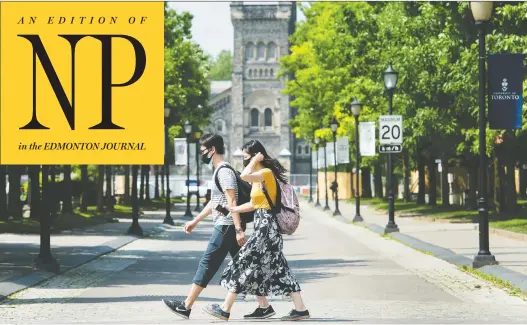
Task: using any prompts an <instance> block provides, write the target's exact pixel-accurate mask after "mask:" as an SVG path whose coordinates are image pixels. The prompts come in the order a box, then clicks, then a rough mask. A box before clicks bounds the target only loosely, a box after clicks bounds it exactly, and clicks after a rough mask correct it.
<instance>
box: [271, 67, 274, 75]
mask: <svg viewBox="0 0 527 325" xmlns="http://www.w3.org/2000/svg"><path fill="white" fill-rule="evenodd" d="M271 77H274V70H273V69H271Z"/></svg>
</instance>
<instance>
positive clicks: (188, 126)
mask: <svg viewBox="0 0 527 325" xmlns="http://www.w3.org/2000/svg"><path fill="white" fill-rule="evenodd" d="M191 133H192V124H190V122H189V121H186V122H185V134H186V135H187V210H186V211H185V215H184V216H183V217H184V218H186V219H192V211H190V134H191Z"/></svg>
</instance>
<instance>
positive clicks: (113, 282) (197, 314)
mask: <svg viewBox="0 0 527 325" xmlns="http://www.w3.org/2000/svg"><path fill="white" fill-rule="evenodd" d="M301 204H302V217H303V218H302V221H301V224H300V228H299V230H298V232H297V233H296V234H295V235H293V236H286V239H285V243H284V246H285V254H286V257H287V258H288V260H289V263H290V265H291V267H292V269H293V271H294V272H295V274H296V276H297V278H298V280H299V282H300V285H301V287H302V289H303V291H304V299H305V301H306V304H307V306H308V308H309V310H310V312H311V314H312V319H311V321H312V322H315V323H325V322H329V323H331V322H353V323H522V322H523V323H524V322H525V318H526V317H527V302H526V301H523V300H521V299H520V298H517V297H513V296H510V295H509V294H508V293H506V292H505V291H503V290H501V289H497V288H494V287H492V286H490V285H489V284H487V283H486V282H484V281H482V280H479V279H475V278H473V277H472V276H470V275H469V274H466V273H463V272H461V271H460V270H459V269H458V268H457V267H456V266H454V265H452V264H449V263H447V262H445V261H443V260H440V259H437V258H435V257H433V256H429V255H426V254H422V253H420V252H418V251H416V250H414V249H411V248H409V247H407V246H404V245H402V244H400V243H398V242H396V241H393V240H390V239H388V238H384V237H381V236H379V235H377V234H375V233H373V232H371V231H370V230H367V229H364V228H361V227H357V226H354V225H350V224H347V223H343V222H341V221H338V220H335V219H333V218H330V217H328V216H327V214H325V213H323V212H321V211H319V210H317V209H314V208H312V207H311V206H309V205H307V203H304V202H302V203H301ZM211 228H212V224H211V223H210V222H204V223H203V224H202V225H200V227H199V228H198V229H197V230H196V231H195V232H194V233H193V234H192V235H185V234H184V233H183V232H182V229H181V227H174V228H171V229H168V230H167V231H166V232H162V233H160V234H158V235H155V236H153V237H150V238H145V239H140V240H136V241H134V242H132V243H130V244H128V245H126V246H124V247H122V248H120V249H119V250H117V251H115V252H113V253H110V254H108V255H105V256H103V257H100V258H98V259H96V260H93V261H91V262H89V263H86V264H84V265H83V266H81V267H78V268H75V269H72V270H70V271H68V272H66V273H65V274H62V275H59V276H57V277H55V278H53V279H52V280H50V281H47V282H45V283H43V284H41V285H39V286H36V287H34V288H30V289H28V290H25V291H23V292H20V293H18V294H15V295H14V296H13V297H11V299H7V300H5V301H4V302H3V303H2V304H0V319H2V320H3V321H5V322H7V323H10V322H11V323H14V322H17V323H33V324H36V323H38V324H41V323H54V324H78V323H83V324H94V323H106V324H140V323H141V324H174V323H176V324H178V323H180V322H181V323H184V322H190V323H210V322H217V321H215V320H213V319H212V318H211V317H210V316H208V315H206V314H204V313H203V312H202V311H201V308H202V307H204V306H205V305H206V304H209V303H212V302H220V301H221V300H222V299H223V298H224V296H225V294H226V291H225V290H224V289H223V288H222V287H220V286H219V285H218V282H219V277H218V276H216V278H215V279H213V281H212V282H211V284H210V285H209V287H208V288H207V289H206V290H205V291H204V292H203V294H202V297H201V298H200V300H199V301H198V302H197V303H196V305H195V306H194V309H193V311H192V315H191V320H190V321H184V320H180V319H179V318H178V317H177V316H176V315H174V314H173V313H171V312H170V311H169V310H168V309H166V307H165V306H164V305H163V304H162V302H161V301H160V300H161V299H162V298H163V297H176V296H178V297H183V296H185V295H186V294H187V292H188V290H189V283H190V281H191V279H192V277H193V275H194V272H195V270H196V266H197V263H198V261H199V258H200V257H201V255H202V252H203V250H204V249H205V247H206V245H207V240H208V238H209V236H210V232H211ZM272 305H273V306H274V307H275V310H276V311H277V316H276V317H278V316H281V315H284V314H286V313H287V312H288V311H289V310H290V309H291V307H292V306H291V303H290V302H287V301H282V300H281V299H275V300H274V301H273V302H272ZM254 307H255V303H254V302H237V303H236V304H235V306H234V309H233V314H232V318H231V322H232V321H234V322H239V321H243V320H242V316H243V314H245V313H247V312H249V311H252V309H254ZM274 321H278V319H276V318H274V319H271V320H268V322H270V323H273V322H274Z"/></svg>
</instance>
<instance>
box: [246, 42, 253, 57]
mask: <svg viewBox="0 0 527 325" xmlns="http://www.w3.org/2000/svg"><path fill="white" fill-rule="evenodd" d="M254 49H255V47H254V44H253V43H252V42H249V43H247V46H245V59H246V60H253V59H254Z"/></svg>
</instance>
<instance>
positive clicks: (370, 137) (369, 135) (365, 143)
mask: <svg viewBox="0 0 527 325" xmlns="http://www.w3.org/2000/svg"><path fill="white" fill-rule="evenodd" d="M359 134H360V137H359V146H360V154H361V156H365V157H366V156H375V154H376V152H375V122H360V123H359Z"/></svg>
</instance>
